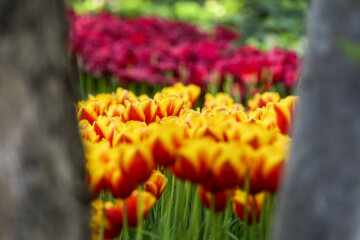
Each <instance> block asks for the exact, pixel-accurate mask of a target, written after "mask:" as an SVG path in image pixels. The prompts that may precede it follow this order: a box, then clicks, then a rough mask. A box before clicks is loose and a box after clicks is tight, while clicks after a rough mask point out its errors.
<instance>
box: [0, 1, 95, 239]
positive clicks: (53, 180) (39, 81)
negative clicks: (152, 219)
mask: <svg viewBox="0 0 360 240" xmlns="http://www.w3.org/2000/svg"><path fill="white" fill-rule="evenodd" d="M0 23H1V24H0V79H1V80H0V113H1V117H0V195H1V196H0V239H1V240H13V239H14V240H15V239H16V240H22V239H26V240H32V239H34V240H49V239H51V240H57V239H59V240H82V239H84V240H85V239H86V240H89V239H90V235H89V229H88V220H89V219H88V218H89V214H88V194H87V190H86V186H85V180H84V176H85V174H84V163H83V150H82V145H81V141H80V138H79V136H78V130H77V125H76V118H75V112H74V100H75V95H74V91H73V90H74V89H73V82H72V79H71V77H70V65H69V59H68V51H67V28H66V20H65V16H64V9H63V3H62V1H48V0H31V1H23V0H1V1H0Z"/></svg>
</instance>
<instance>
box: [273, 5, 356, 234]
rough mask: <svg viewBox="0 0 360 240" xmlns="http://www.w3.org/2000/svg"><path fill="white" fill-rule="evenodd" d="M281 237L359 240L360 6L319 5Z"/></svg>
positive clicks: (286, 187)
mask: <svg viewBox="0 0 360 240" xmlns="http://www.w3.org/2000/svg"><path fill="white" fill-rule="evenodd" d="M312 5H313V6H312V7H313V8H312V10H311V14H310V19H309V25H308V26H309V46H308V51H307V56H306V60H305V66H304V73H303V79H302V81H301V83H300V93H299V95H300V103H299V109H298V113H297V119H296V126H295V131H294V142H293V150H292V153H291V157H290V164H289V167H288V169H287V174H286V177H285V184H284V187H283V192H282V195H281V201H280V209H279V214H278V218H277V221H276V227H275V239H278V240H289V239H291V240H305V239H306V240H322V239H327V240H339V239H341V240H350V239H351V240H352V239H354V240H355V239H360V228H359V226H360V205H359V203H360V124H359V123H360V122H359V119H360V107H359V103H360V94H359V93H360V79H359V77H360V65H359V63H358V62H356V61H355V59H356V56H354V53H352V52H349V51H345V49H346V47H344V45H343V44H342V42H343V41H344V39H347V40H346V41H353V42H356V43H358V44H359V46H360V28H359V26H360V2H359V1H357V0H341V1H339V0H315V1H313V2H312Z"/></svg>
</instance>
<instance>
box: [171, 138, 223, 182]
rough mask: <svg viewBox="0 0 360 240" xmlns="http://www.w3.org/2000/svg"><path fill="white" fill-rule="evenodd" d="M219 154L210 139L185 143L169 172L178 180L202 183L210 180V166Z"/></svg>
mask: <svg viewBox="0 0 360 240" xmlns="http://www.w3.org/2000/svg"><path fill="white" fill-rule="evenodd" d="M219 154H220V149H219V146H218V145H217V144H216V143H215V142H213V141H211V140H210V139H201V140H191V141H187V142H186V143H184V145H183V146H182V147H181V148H180V150H179V151H178V154H177V159H176V161H175V165H174V166H173V167H172V168H171V170H172V172H173V173H174V174H175V175H176V176H177V177H179V178H180V179H187V180H189V181H192V182H194V183H203V182H205V181H207V180H209V179H210V178H211V176H212V172H211V169H212V165H213V163H214V161H215V160H216V158H217V156H218V155H219Z"/></svg>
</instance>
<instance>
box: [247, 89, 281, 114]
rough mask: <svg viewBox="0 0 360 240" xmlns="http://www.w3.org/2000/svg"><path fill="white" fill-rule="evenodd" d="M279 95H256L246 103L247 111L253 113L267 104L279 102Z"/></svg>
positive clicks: (270, 93) (274, 93)
mask: <svg viewBox="0 0 360 240" xmlns="http://www.w3.org/2000/svg"><path fill="white" fill-rule="evenodd" d="M279 101H280V94H279V93H277V92H264V93H262V94H260V93H256V94H255V96H254V97H253V98H252V99H250V100H249V101H248V103H247V104H248V109H249V110H250V111H253V110H255V109H257V108H262V107H265V106H266V105H267V104H268V103H269V102H279Z"/></svg>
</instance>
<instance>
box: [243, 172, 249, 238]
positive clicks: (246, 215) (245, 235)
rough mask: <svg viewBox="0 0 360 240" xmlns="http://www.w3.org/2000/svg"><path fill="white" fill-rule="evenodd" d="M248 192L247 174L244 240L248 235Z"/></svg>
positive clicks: (246, 180) (247, 177) (247, 180)
mask: <svg viewBox="0 0 360 240" xmlns="http://www.w3.org/2000/svg"><path fill="white" fill-rule="evenodd" d="M249 191H250V175H249V174H248V175H247V176H246V178H245V209H244V222H245V226H244V227H245V233H244V239H247V238H248V234H249V217H248V213H249Z"/></svg>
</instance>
